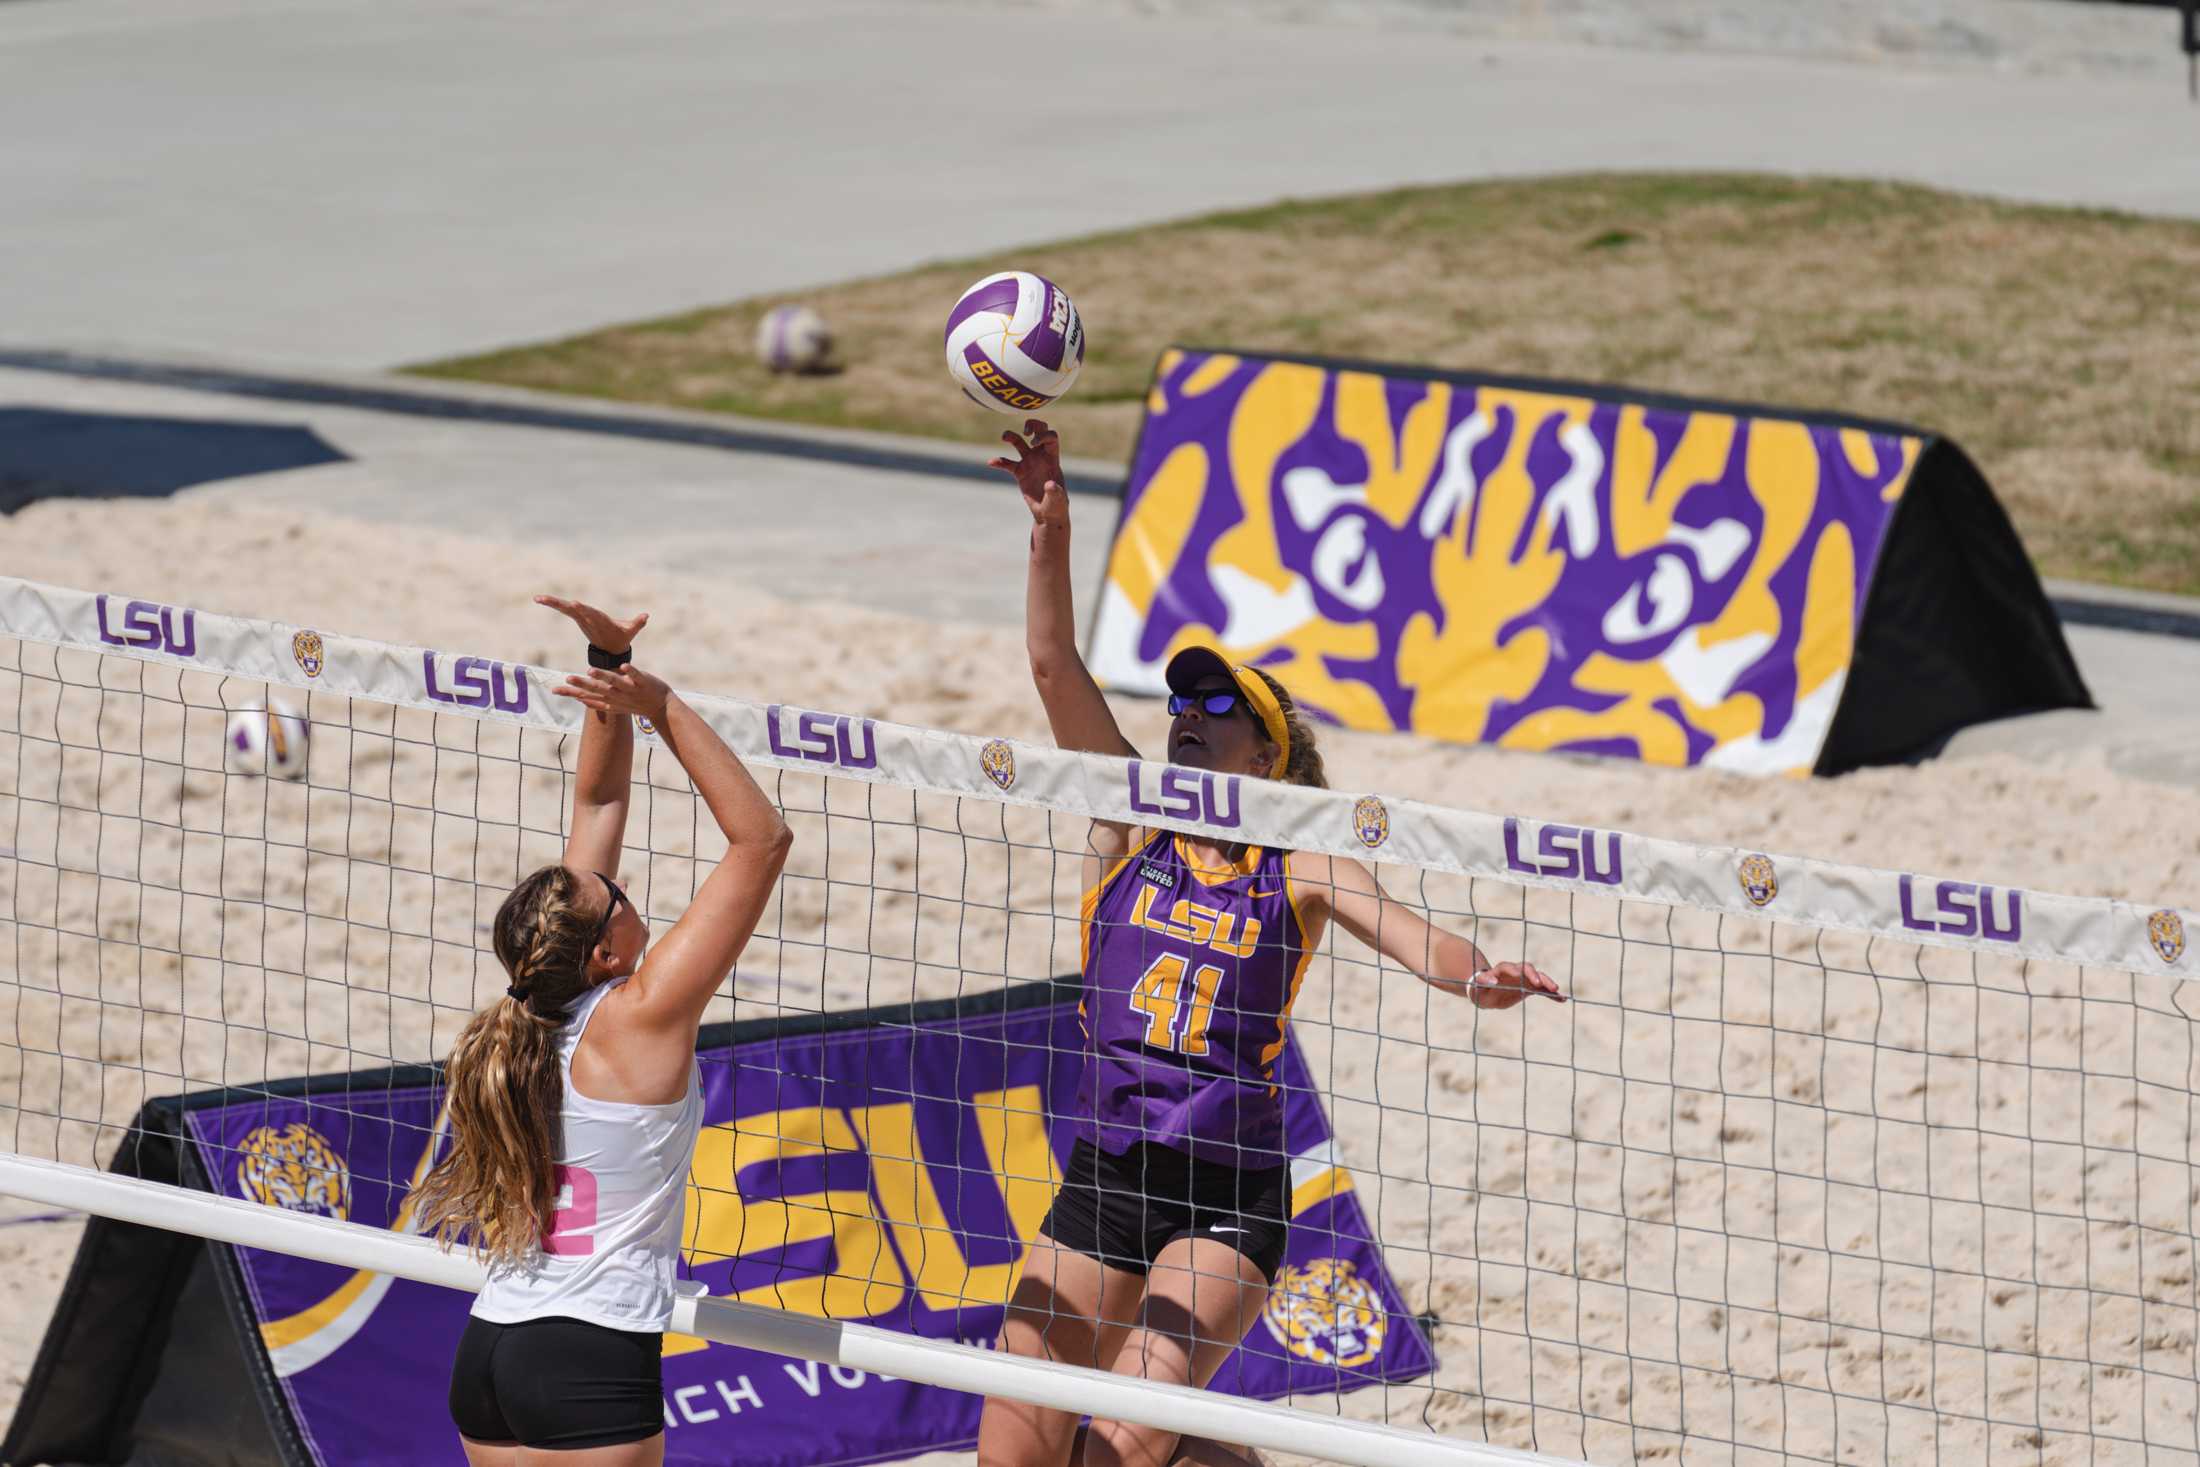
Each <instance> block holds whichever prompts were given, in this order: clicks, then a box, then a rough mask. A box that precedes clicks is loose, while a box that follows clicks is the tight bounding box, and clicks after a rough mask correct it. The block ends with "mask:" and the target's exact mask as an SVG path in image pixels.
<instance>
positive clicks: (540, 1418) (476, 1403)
mask: <svg viewBox="0 0 2200 1467" xmlns="http://www.w3.org/2000/svg"><path fill="white" fill-rule="evenodd" d="M664 1353H665V1337H664V1336H663V1335H662V1334H660V1333H658V1332H656V1331H648V1332H644V1331H639V1330H625V1329H610V1328H607V1327H606V1326H604V1325H600V1324H590V1323H588V1322H587V1321H586V1320H580V1319H566V1318H563V1317H561V1316H557V1315H551V1316H547V1317H545V1318H542V1319H530V1320H525V1321H523V1322H521V1323H519V1324H491V1323H490V1322H489V1321H488V1320H486V1319H469V1320H467V1321H466V1333H465V1334H464V1335H462V1336H460V1337H459V1341H458V1358H457V1359H456V1360H454V1361H452V1362H451V1420H452V1421H453V1422H454V1423H456V1424H457V1426H458V1430H459V1434H460V1435H462V1436H464V1437H467V1438H468V1439H470V1440H472V1441H477V1442H480V1443H482V1444H483V1445H485V1446H503V1445H506V1444H508V1443H513V1442H517V1443H518V1444H519V1445H520V1446H523V1447H560V1448H566V1449H568V1450H570V1449H572V1448H575V1447H615V1446H617V1445H619V1444H620V1443H621V1442H638V1441H642V1440H644V1439H646V1438H648V1437H653V1436H655V1435H656V1434H657V1433H658V1432H660V1431H663V1430H664V1429H665V1397H664V1372H663V1370H662V1368H661V1367H662V1365H663V1362H664Z"/></svg>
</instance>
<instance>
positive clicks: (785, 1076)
mask: <svg viewBox="0 0 2200 1467" xmlns="http://www.w3.org/2000/svg"><path fill="white" fill-rule="evenodd" d="M1064 992H1065V990H1063V989H1061V988H1059V987H1050V986H1048V985H1044V984H1036V985H1031V986H1029V987H1028V988H1026V989H1024V990H1019V991H1017V992H1016V993H1013V994H1011V995H1008V996H1006V1001H1005V1003H1004V1001H1003V1000H1004V996H1003V995H998V994H995V995H985V996H983V997H982V998H980V999H977V1000H972V1001H969V1002H966V1003H965V1004H963V1005H961V1006H960V1008H959V1010H958V1008H957V1007H956V1006H954V1005H942V1006H928V1007H920V1008H918V1009H915V1010H910V1009H902V1010H898V1011H894V1012H893V1013H892V1014H891V1015H890V1016H886V1015H883V1014H881V1015H865V1016H851V1018H850V1019H849V1021H847V1022H845V1023H843V1024H841V1025H839V1026H836V1027H833V1028H830V1029H823V1030H820V1029H815V1028H812V1029H811V1030H810V1031H809V1032H793V1031H789V1030H786V1029H782V1030H779V1031H778V1032H774V1033H770V1034H768V1035H766V1036H764V1037H753V1038H745V1037H742V1036H743V1034H745V1033H746V1034H753V1033H754V1032H755V1031H754V1030H749V1029H747V1028H746V1026H744V1029H743V1030H742V1031H739V1032H737V1033H735V1034H733V1035H731V1036H728V1035H726V1034H724V1033H720V1034H718V1035H716V1036H706V1043H705V1046H704V1047H703V1048H702V1049H701V1050H700V1051H699V1059H700V1062H701V1065H702V1074H703V1102H704V1126H705V1129H704V1131H703V1134H702V1138H701V1140H700V1142H699V1143H698V1144H697V1147H696V1152H695V1160H694V1163H693V1166H692V1170H691V1174H690V1188H689V1193H688V1209H687V1218H686V1225H685V1237H686V1248H685V1253H684V1257H683V1260H682V1267H681V1273H682V1276H683V1277H684V1278H685V1279H687V1280H689V1281H690V1286H691V1287H694V1288H695V1289H696V1290H697V1291H698V1292H708V1293H711V1294H716V1295H723V1296H727V1297H731V1298H735V1299H739V1300H742V1301H744V1302H749V1303H759V1304H769V1305H775V1306H777V1307H780V1308H785V1309H790V1310H795V1311H799V1312H802V1313H807V1314H812V1315H823V1316H828V1317H832V1318H837V1319H846V1320H858V1321H862V1322H865V1323H868V1324H873V1325H878V1326H882V1327H885V1328H891V1329H899V1330H905V1331H909V1332H912V1333H916V1334H921V1335H927V1336H931V1337H934V1338H939V1339H953V1340H960V1341H963V1342H966V1343H973V1344H984V1345H990V1344H991V1343H992V1342H993V1339H994V1337H995V1335H996V1334H997V1333H998V1331H999V1329H1000V1325H1001V1318H1002V1313H1003V1305H1004V1304H1005V1303H1006V1302H1007V1299H1008V1297H1009V1292H1010V1290H1011V1289H1012V1288H1013V1287H1014V1284H1015V1280H1016V1277H1017V1274H1018V1271H1019V1269H1020V1267H1021V1264H1022V1260H1023V1256H1024V1252H1025V1249H1026V1248H1027V1246H1028V1245H1029V1243H1030V1241H1031V1239H1032V1237H1033V1235H1034V1234H1035V1233H1036V1231H1037V1229H1038V1225H1039V1221H1040V1219H1041V1218H1042V1217H1043V1216H1044V1215H1045V1213H1046V1210H1047V1206H1048V1204H1049V1202H1050V1201H1051V1200H1052V1197H1053V1193H1054V1189H1055V1186H1056V1184H1057V1182H1058V1180H1059V1178H1060V1175H1061V1166H1062V1163H1063V1162H1064V1160H1066V1158H1067V1157H1068V1154H1069V1141H1070V1134H1071V1133H1070V1127H1069V1126H1068V1125H1065V1124H1057V1123H1054V1122H1052V1121H1050V1117H1068V1116H1070V1115H1071V1114H1072V1106H1073V1105H1074V1102H1075V1100H1076V1094H1077V1080H1078V1072H1079V1067H1080V1066H1081V1064H1082V1063H1083V1057H1082V1048H1083V1042H1082V1036H1081V1031H1080V1029H1079V1026H1078V1020H1077V1009H1076V1000H1075V998H1074V996H1070V997H1067V998H1065V997H1064V996H1063V995H1064ZM865 1020H868V1022H865ZM1278 1078H1279V1079H1280V1080H1281V1081H1282V1082H1283V1084H1284V1085H1285V1087H1286V1094H1287V1104H1286V1120H1285V1140H1286V1144H1287V1146H1288V1147H1289V1148H1290V1150H1291V1152H1292V1154H1293V1156H1294V1157H1295V1158H1296V1160H1295V1161H1294V1164H1293V1170H1292V1184H1293V1186H1292V1193H1293V1195H1292V1222H1291V1230H1290V1235H1289V1236H1290V1242H1289V1248H1288V1251H1287V1253H1286V1256H1285V1266H1284V1268H1283V1270H1282V1272H1281V1276H1280V1277H1279V1279H1278V1281H1277V1287H1276V1288H1275V1290H1274V1291H1273V1292H1272V1293H1271V1296H1270V1301H1269V1304H1268V1307H1267V1309H1266V1310H1265V1312H1264V1314H1263V1317H1262V1321H1261V1323H1260V1324H1258V1325H1256V1326H1255V1327H1254V1328H1253V1331H1252V1333H1251V1334H1250V1335H1249V1336H1248V1337H1247V1339H1246V1341H1245V1342H1244V1344H1243V1345H1242V1346H1241V1347H1240V1348H1239V1349H1238V1351H1237V1352H1236V1353H1235V1354H1234V1355H1233V1356H1232V1357H1231V1358H1230V1359H1229V1360H1228V1361H1227V1362H1225V1364H1224V1365H1223V1367H1222V1370H1221V1372H1220V1374H1218V1375H1217V1377H1216V1379H1215V1382H1214V1388H1215V1389H1218V1390H1225V1391H1229V1392H1232V1393H1234V1394H1238V1395H1244V1396H1252V1397H1257V1398H1262V1399H1272V1398H1276V1397H1280V1396H1283V1395H1286V1394H1294V1393H1309V1392H1312V1393H1320V1392H1334V1391H1350V1390H1356V1389H1359V1388H1361V1387H1364V1386H1368V1385H1374V1384H1378V1383H1381V1382H1385V1381H1401V1380H1410V1379H1413V1378H1415V1377H1417V1376H1420V1375H1424V1374H1426V1373H1428V1372H1429V1371H1430V1370H1431V1369H1432V1368H1433V1365H1434V1360H1433V1357H1432V1356H1431V1354H1430V1352H1429V1348H1428V1345H1427V1343H1426V1341H1425V1340H1424V1339H1423V1337H1422V1334H1421V1332H1420V1329H1419V1327H1418V1325H1417V1324H1416V1322H1415V1320H1414V1318H1413V1316H1412V1314H1411V1312H1410V1311H1409V1310H1408V1309H1407V1306H1406V1304H1405V1302H1404V1300H1403V1299H1402V1298H1401V1297H1400V1296H1399V1293H1398V1291H1397V1288H1396V1287H1395V1286H1394V1285H1393V1283H1392V1282H1391V1280H1390V1277H1389V1275H1388V1274H1387V1273H1386V1272H1385V1270H1384V1267H1383V1259H1382V1252H1381V1249H1380V1248H1379V1247H1378V1245H1377V1244H1376V1242H1375V1240H1374V1239H1373V1237H1372V1236H1371V1235H1370V1233H1369V1231H1368V1226H1367V1220H1366V1217H1365V1215H1364V1214H1363V1213H1362V1212H1361V1210H1360V1207H1359V1204H1358V1201H1357V1198H1356V1196H1355V1194H1354V1192H1353V1190H1352V1181H1351V1177H1350V1175H1349V1174H1348V1173H1347V1172H1345V1171H1344V1170H1343V1169H1342V1168H1341V1167H1340V1166H1339V1165H1338V1164H1337V1163H1336V1161H1335V1160H1334V1153H1333V1149H1332V1147H1331V1144H1330V1131H1329V1123H1328V1119H1327V1117H1326V1116H1325V1115H1324V1114H1323V1111H1322V1106H1321V1102H1320V1100H1319V1098H1318V1096H1317V1095H1316V1094H1315V1093H1314V1091H1313V1089H1312V1088H1311V1081H1310V1077H1309V1075H1308V1073H1307V1070H1306V1066H1305V1064H1304V1062H1303V1060H1302V1059H1301V1058H1300V1056H1299V1052H1298V1049H1297V1047H1296V1045H1295V1044H1294V1045H1292V1046H1291V1047H1289V1048H1287V1049H1286V1050H1285V1052H1284V1056H1283V1060H1282V1066H1281V1069H1280V1070H1279V1072H1278ZM423 1079H425V1077H424V1076H418V1075H416V1076H413V1077H411V1083H394V1084H385V1083H380V1081H379V1080H377V1079H375V1078H373V1077H365V1076H348V1077H324V1078H322V1079H316V1080H315V1081H313V1082H311V1083H310V1084H308V1085H305V1086H302V1087H294V1089H295V1093H292V1094H278V1095H272V1096H271V1095H267V1094H257V1095H254V1096H252V1097H250V1098H245V1097H242V1096H240V1097H238V1098H237V1099H236V1100H235V1101H234V1102H233V1103H227V1104H218V1105H194V1106H193V1107H192V1108H191V1109H190V1110H188V1111H187V1112H186V1115H185V1117H184V1127H185V1131H186V1134H187V1135H188V1136H189V1138H190V1139H191V1141H192V1142H193V1143H194V1144H195V1146H196V1148H197V1152H198V1155H199V1157H200V1159H201V1161H202V1162H203V1164H204V1166H205V1169H206V1171H207V1173H208V1174H209V1175H211V1176H212V1177H214V1178H215V1179H216V1181H217V1183H218V1185H219V1187H220V1188H221V1190H222V1191H224V1192H225V1193H227V1194H229V1195H232V1196H238V1197H245V1198H250V1199H253V1200H255V1201H258V1202H261V1203H263V1204H265V1205H269V1206H279V1207H286V1208H290V1209H293V1210H296V1211H302V1212H310V1213H315V1214H318V1215H321V1216H326V1217H343V1218H348V1219H350V1220H352V1221H355V1222H365V1223H371V1224H375V1225H378V1226H383V1227H396V1228H405V1227H407V1226H408V1223H409V1215H408V1213H407V1210H406V1207H405V1193H406V1191H407V1189H408V1187H409V1186H410V1184H411V1182H412V1180H413V1179H414V1178H415V1177H416V1176H418V1175H420V1174H421V1172H422V1169H423V1167H424V1164H425V1161H426V1154H427V1150H428V1145H429V1141H430V1137H431V1136H432V1135H433V1132H434V1126H435V1122H436V1108H437V1105H438V1104H439V1099H440V1097H439V1093H438V1092H437V1091H436V1089H435V1088H434V1087H433V1086H432V1085H431V1084H428V1083H421V1082H422V1080H423ZM236 1261H237V1264H238V1271H239V1272H240V1273H241V1276H242V1281H243V1292H244V1294H245V1299H246V1303H247V1304H248V1306H249V1309H250V1311H251V1314H252V1317H253V1319H254V1320H255V1322H256V1323H257V1325H258V1329H259V1333H260V1344H261V1345H262V1347H263V1348H264V1350H265V1353H266V1358H267V1362H268V1366H269V1369H270V1371H271V1373H272V1375H273V1376H274V1378H275V1381H276V1385H277V1387H278V1389H279V1392H280V1397H281V1399H282V1400H283V1401H284V1402H285V1403H287V1406H288V1408H289V1411H290V1414H291V1418H292V1423H291V1424H293V1425H295V1427H296V1431H297V1436H298V1437H299V1438H300V1439H302V1441H303V1442H304V1444H305V1448H306V1451H307V1453H308V1454H309V1455H310V1456H311V1458H312V1460H314V1461H315V1462H318V1463H320V1464H323V1467H350V1464H362V1467H363V1464H369V1463H374V1464H380V1463H388V1462H427V1461H455V1460H457V1459H458V1455H459V1448H458V1438H457V1436H456V1434H455V1431H454V1429H453V1427H452V1426H451V1423H450V1417H449V1414H448V1411H447V1409H446V1407H445V1404H444V1394H445V1391H446V1389H447V1386H448V1383H449V1372H450V1364H451V1357H452V1354H453V1352H454V1351H455V1349H456V1347H457V1344H458V1337H459V1333H460V1331H461V1330H462V1329H463V1328H464V1327H465V1322H466V1315H467V1309H468V1307H469V1306H470V1304H471V1302H472V1300H471V1298H470V1297H469V1296H467V1295H464V1294H461V1293H456V1292H453V1291H451V1290H448V1289H440V1288H435V1287H432V1286H429V1285H426V1284H416V1283H411V1282H408V1281H404V1280H391V1279H389V1278H387V1277H385V1276H381V1275H375V1274H368V1273H364V1272H357V1273H355V1272H352V1271H349V1270H346V1269H343V1268H339V1267H335V1266H332V1265H329V1264H323V1263H316V1262H313V1261H311V1260H308V1259H302V1258H296V1257H292V1256H290V1255H287V1254H280V1253H267V1252H262V1251H259V1250H256V1249H238V1250H236ZM665 1343H666V1348H665V1364H664V1384H665V1401H664V1420H665V1445H666V1459H667V1460H668V1461H670V1462H674V1463H697V1464H701V1463H711V1464H717V1463H723V1462H729V1461H739V1462H743V1463H753V1464H760V1467H761V1464H781V1467H808V1464H816V1463H860V1462H872V1461H882V1460H887V1459H891V1458H895V1457H902V1456H908V1455H911V1454H914V1453H917V1452H921V1451H925V1450H929V1449H934V1448H943V1447H953V1446H958V1445H968V1444H969V1443H970V1442H971V1441H973V1440H974V1438H975V1436H976V1432H977V1423H978V1412H979V1408H980V1405H981V1401H980V1398H978V1397H976V1396H972V1395H966V1394H963V1393H960V1392H955V1391H948V1390H941V1389H938V1388H936V1387H931V1386H922V1385H917V1384H914V1383H912V1382H908V1381H902V1380H894V1379H887V1378H884V1377H880V1376H867V1375H865V1374H864V1373H863V1372H861V1371H856V1370H848V1369H845V1368H842V1367H839V1366H825V1365H819V1364H816V1363H813V1362H809V1361H793V1360H787V1359H783V1358H781V1357H779V1356H775V1355H769V1354H764V1353H761V1352H758V1351H751V1350H744V1349H738V1348H734V1347H730V1346H725V1345H706V1344H705V1343H704V1342H703V1341H700V1340H694V1339H689V1338H687V1337H685V1336H680V1335H671V1336H667V1338H666V1342H665Z"/></svg>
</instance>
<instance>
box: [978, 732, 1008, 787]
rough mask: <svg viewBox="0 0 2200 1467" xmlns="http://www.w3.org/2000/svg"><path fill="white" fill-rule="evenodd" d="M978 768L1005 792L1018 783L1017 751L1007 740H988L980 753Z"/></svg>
mask: <svg viewBox="0 0 2200 1467" xmlns="http://www.w3.org/2000/svg"><path fill="white" fill-rule="evenodd" d="M978 768H979V770H980V771H981V772H982V773H983V774H984V775H985V777H986V778H987V779H990V780H992V781H993V783H994V784H995V785H997V786H999V787H1000V788H1001V789H1002V790H1004V791H1005V790H1006V789H1008V787H1009V786H1010V785H1013V784H1014V783H1015V782H1016V751H1015V749H1013V748H1011V747H1010V746H1009V742H1008V740H1006V739H987V740H986V741H985V747H984V748H983V749H980V750H979V751H978Z"/></svg>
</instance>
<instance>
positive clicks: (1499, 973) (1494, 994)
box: [1465, 963, 1566, 1009]
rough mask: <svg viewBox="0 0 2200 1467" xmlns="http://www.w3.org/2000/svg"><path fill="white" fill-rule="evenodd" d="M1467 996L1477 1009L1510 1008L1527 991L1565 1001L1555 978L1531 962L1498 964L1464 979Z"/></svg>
mask: <svg viewBox="0 0 2200 1467" xmlns="http://www.w3.org/2000/svg"><path fill="white" fill-rule="evenodd" d="M1465 991H1466V993H1467V996H1468V997H1470V998H1472V999H1473V1000H1474V1006H1475V1007H1476V1008H1478V1009H1509V1008H1511V1007H1512V1006H1513V1005H1514V1004H1516V1003H1519V1002H1520V1001H1521V1000H1522V999H1525V998H1527V997H1528V996H1529V995H1530V994H1533V995H1535V996H1536V997H1538V998H1550V999H1556V1000H1557V1001H1558V1002H1560V1003H1564V1002H1565V1001H1566V995H1565V994H1563V993H1561V992H1559V989H1558V980H1557V979H1555V978H1553V977H1552V976H1551V975H1550V974H1548V973H1546V972H1544V971H1543V970H1542V969H1541V968H1538V967H1536V966H1534V965H1533V964H1531V963H1499V964H1498V965H1497V966H1495V967H1493V968H1484V969H1483V970H1482V971H1481V972H1479V973H1477V974H1475V975H1474V977H1473V978H1471V979H1469V980H1468V981H1467V986H1466V990H1465Z"/></svg>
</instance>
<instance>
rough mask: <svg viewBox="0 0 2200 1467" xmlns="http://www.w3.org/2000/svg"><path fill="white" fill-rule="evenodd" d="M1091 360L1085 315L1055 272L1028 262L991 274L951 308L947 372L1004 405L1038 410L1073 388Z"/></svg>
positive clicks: (974, 397)
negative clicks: (1032, 270)
mask: <svg viewBox="0 0 2200 1467" xmlns="http://www.w3.org/2000/svg"><path fill="white" fill-rule="evenodd" d="M1084 364H1085V327H1084V323H1083V322H1081V321H1079V320H1078V319H1077V307H1075V306H1073V305H1071V304H1070V299H1069V296H1068V295H1067V294H1065V293H1064V292H1063V290H1062V287H1060V286H1059V285H1056V284H1055V283H1054V282H1053V281H1051V280H1046V279H1042V278H1041V277H1039V276H1037V275H1032V274H1029V273H1027V272H1025V271H1022V270H1006V271H1003V272H1002V273H1001V274H999V275H988V276H986V278H985V279H983V280H981V281H979V282H978V283H977V284H976V285H973V286H971V287H970V289H968V290H966V291H964V292H963V293H962V299H961V300H958V301H956V302H955V309H954V310H953V311H950V312H949V313H948V316H947V370H948V373H949V375H951V376H952V377H953V378H954V379H955V381H956V383H957V384H958V385H959V386H960V387H961V388H962V390H963V391H964V392H965V393H967V394H969V396H970V400H971V401H972V402H975V403H977V404H979V405H980V406H982V407H989V408H991V409H993V410H994V411H995V412H997V413H1017V414H1022V413H1031V412H1037V411H1038V410H1039V409H1040V408H1043V407H1045V406H1046V405H1047V404H1048V403H1050V402H1052V401H1054V399H1056V398H1058V397H1060V396H1061V395H1062V394H1063V393H1065V392H1067V391H1069V386H1070V384H1071V383H1072V382H1075V381H1076V380H1077V369H1078V368H1079V367H1082V366H1083V365H1084Z"/></svg>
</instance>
